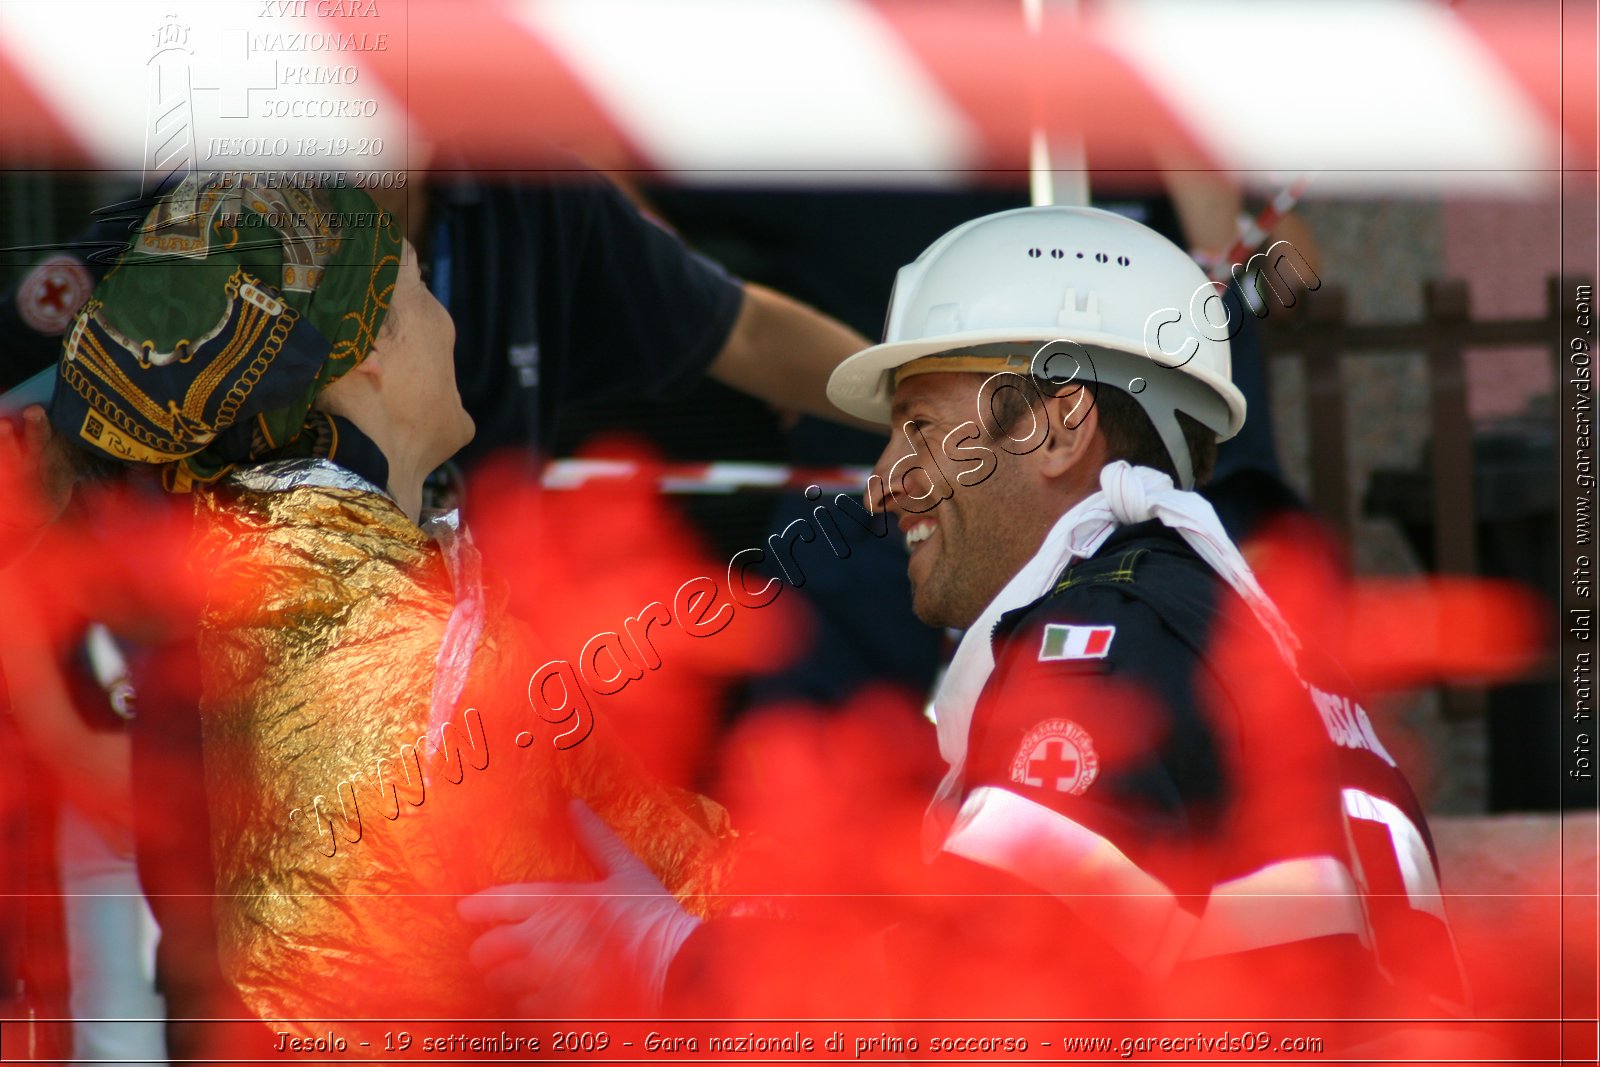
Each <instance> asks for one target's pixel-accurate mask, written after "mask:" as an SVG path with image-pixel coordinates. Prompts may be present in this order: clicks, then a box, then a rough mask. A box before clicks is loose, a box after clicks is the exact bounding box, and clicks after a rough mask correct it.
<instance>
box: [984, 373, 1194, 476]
mask: <svg viewBox="0 0 1600 1067" xmlns="http://www.w3.org/2000/svg"><path fill="white" fill-rule="evenodd" d="M1034 386H1035V388H1037V389H1038V390H1039V395H1041V396H1054V395H1056V390H1057V389H1058V388H1059V387H1058V386H1055V385H1052V384H1051V383H1049V382H1046V381H1040V380H1039V379H1037V378H1035V379H1034ZM1083 388H1085V389H1087V390H1088V391H1089V400H1088V402H1089V403H1092V404H1094V405H1095V406H1096V407H1098V408H1099V409H1100V433H1101V434H1102V435H1103V436H1104V437H1105V439H1106V453H1107V456H1106V459H1107V462H1111V461H1114V460H1119V459H1122V460H1127V461H1128V462H1129V463H1131V464H1133V465H1134V466H1136V467H1153V468H1155V469H1156V470H1158V471H1160V472H1162V473H1163V474H1165V475H1166V476H1167V477H1169V478H1171V479H1172V481H1173V483H1174V484H1176V483H1177V481H1178V471H1177V467H1176V466H1175V465H1174V464H1173V462H1172V457H1171V456H1170V455H1169V454H1168V453H1167V446H1166V445H1165V444H1164V443H1163V442H1162V440H1161V435H1160V434H1158V433H1156V427H1155V423H1153V422H1151V421H1150V416H1149V415H1148V414H1147V413H1146V412H1145V410H1144V408H1143V407H1142V406H1141V405H1140V404H1139V402H1138V401H1137V400H1135V399H1134V398H1133V397H1132V396H1130V395H1128V394H1127V393H1125V392H1123V391H1122V390H1121V389H1118V388H1117V387H1116V386H1114V385H1107V384H1106V383H1104V382H1088V383H1085V384H1084V386H1083ZM1062 395H1063V396H1064V395H1066V394H1065V393H1063V394H1062ZM1027 410H1028V401H1027V398H1026V397H1024V396H1023V395H1022V390H1020V389H1002V390H1000V391H999V392H998V393H996V394H995V408H994V414H995V421H996V422H997V423H998V424H999V428H1000V429H1001V430H1002V431H1004V430H1010V429H1011V427H1012V426H1013V425H1015V424H1016V422H1017V421H1018V420H1019V419H1021V418H1022V416H1023V415H1024V414H1025V413H1026V412H1027ZM1177 415H1178V426H1179V428H1180V429H1182V430H1183V440H1184V443H1185V444H1187V445H1188V446H1189V460H1190V463H1191V464H1192V465H1193V467H1194V484H1195V485H1196V486H1199V485H1202V484H1204V483H1205V482H1206V481H1208V480H1210V478H1211V471H1212V469H1213V468H1214V467H1215V466H1216V463H1217V435H1216V434H1215V433H1213V432H1212V431H1211V430H1208V429H1206V428H1205V427H1204V426H1202V425H1201V424H1200V423H1199V422H1197V421H1196V420H1195V419H1193V418H1190V417H1189V416H1188V415H1185V414H1184V413H1183V412H1181V411H1180V412H1178V413H1177Z"/></svg>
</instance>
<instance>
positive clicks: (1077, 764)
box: [829, 207, 1460, 1017]
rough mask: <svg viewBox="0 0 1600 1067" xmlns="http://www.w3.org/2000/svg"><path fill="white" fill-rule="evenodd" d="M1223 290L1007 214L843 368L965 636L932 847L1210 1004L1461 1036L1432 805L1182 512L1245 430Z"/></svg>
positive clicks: (941, 256)
mask: <svg viewBox="0 0 1600 1067" xmlns="http://www.w3.org/2000/svg"><path fill="white" fill-rule="evenodd" d="M1217 291H1218V290H1217V288H1216V287H1214V286H1212V285H1211V283H1209V282H1208V281H1207V280H1206V278H1205V276H1204V275H1203V274H1202V273H1201V271H1200V270H1199V268H1198V267H1196V266H1195V264H1194V263H1193V262H1192V260H1190V258H1189V257H1188V256H1187V255H1186V254H1185V253H1184V252H1183V251H1181V250H1180V249H1178V248H1177V247H1176V246H1174V245H1172V244H1171V243H1170V242H1168V241H1166V240H1165V239H1164V238H1162V237H1160V236H1159V235H1157V234H1156V233H1154V232H1153V231H1151V230H1149V229H1147V228H1145V227H1143V226H1141V225H1139V224H1138V223H1135V222H1132V221H1129V220H1127V219H1125V218H1122V217H1120V216H1116V215H1112V214H1109V213H1106V212H1101V211H1096V210H1093V209H1088V208H1066V207H1058V208H1025V209H1021V210H1017V211H1010V212H1003V213H1001V214H998V215H991V216H988V217H986V218H982V219H978V220H975V221H974V222H971V223H968V224H967V225H965V226H962V227H959V228H957V229H956V230H954V231H952V232H950V233H949V234H946V235H945V236H944V237H943V238H941V239H940V240H939V241H938V242H936V243H935V244H934V245H933V246H932V247H930V248H929V249H928V250H927V251H926V252H925V253H924V254H923V255H922V256H921V257H920V258H919V259H918V260H917V261H916V262H915V263H913V264H911V265H909V266H907V267H905V268H903V269H902V270H901V272H900V276H899V278H898V280H897V282H896V290H895V294H894V296H893V297H892V298H891V306H890V311H889V318H888V323H887V327H886V331H885V342H884V343H883V344H881V345H877V346H875V347H873V348H870V349H867V350H866V351H864V352H861V353H858V354H857V355H855V356H852V357H851V358H850V359H848V360H846V361H845V362H844V363H843V364H842V365H841V366H840V367H839V368H838V369H837V370H836V371H835V372H834V374H833V377H832V380H831V382H830V384H829V397H830V399H832V400H833V401H834V403H835V404H837V405H838V406H839V407H841V408H842V409H844V410H845V411H847V412H849V413H851V414H853V415H856V416H858V417H861V418H867V419H874V420H879V421H887V422H889V423H890V425H891V441H890V444H889V446H888V447H887V448H886V450H885V452H884V455H883V458H882V459H881V460H880V461H879V464H878V468H877V470H876V471H875V474H876V475H877V476H878V478H879V479H882V485H883V488H882V489H881V490H879V492H880V494H881V498H882V500H881V502H882V503H883V504H884V505H885V506H886V507H887V509H888V510H889V512H890V513H891V514H893V515H894V516H895V517H896V518H897V519H898V523H899V528H900V530H901V532H902V533H903V535H904V536H905V539H906V544H907V549H908V551H909V552H910V560H909V563H908V568H909V572H910V578H911V584H912V589H913V597H914V605H915V608H916V611H917V614H918V616H919V617H920V618H921V619H922V620H923V621H924V622H926V623H929V624H930V625H936V626H947V627H954V628H957V629H961V630H964V631H966V635H965V637H964V638H963V640H962V642H961V644H960V646H959V648H958V649H957V652H956V654H955V658H954V660H953V662H952V663H951V666H950V670H949V672H948V674H947V675H946V677H945V678H944V680H943V683H942V684H941V686H940V688H939V690H938V692H937V694H936V696H935V699H934V711H935V715H936V719H937V726H938V734H939V745H940V753H941V755H942V756H943V757H944V759H945V761H946V762H947V763H948V764H949V768H950V769H949V773H948V774H947V776H946V778H945V780H944V782H943V784H942V785H941V788H940V791H939V796H938V797H937V798H936V800H935V803H934V805H933V807H932V809H930V813H929V822H928V832H929V838H930V841H929V843H930V845H933V846H935V847H937V849H938V850H939V855H940V856H941V857H955V858H959V859H962V860H965V861H969V862H972V863H976V864H979V865H982V866H984V867H988V868H992V869H995V870H998V871H1002V872H1005V873H1007V874H1009V875H1013V876H1015V877H1017V878H1019V879H1021V880H1022V881H1023V882H1025V883H1028V884H1029V885H1031V886H1033V887H1034V888H1036V889H1041V890H1044V891H1046V892H1048V893H1051V894H1053V895H1055V896H1057V897H1060V898H1063V899H1065V900H1068V901H1069V907H1070V908H1071V909H1072V910H1073V911H1074V912H1075V913H1076V914H1077V917H1078V918H1080V919H1082V920H1083V921H1085V922H1086V923H1087V924H1089V925H1091V926H1098V927H1100V928H1102V929H1104V928H1115V929H1116V930H1117V935H1116V937H1115V939H1114V942H1113V943H1114V944H1115V945H1116V947H1117V948H1118V949H1119V951H1120V954H1121V955H1122V956H1123V957H1124V958H1125V960H1126V961H1127V962H1128V963H1129V964H1131V965H1132V966H1133V967H1135V968H1137V969H1139V970H1141V971H1142V972H1144V973H1145V974H1147V975H1150V976H1152V977H1156V978H1158V979H1159V978H1164V977H1165V976H1169V975H1171V976H1174V977H1175V981H1176V983H1177V985H1176V986H1173V987H1170V989H1169V992H1172V991H1173V990H1178V989H1181V993H1178V992H1172V995H1181V996H1182V997H1184V998H1185V1001H1184V1003H1185V1004H1186V1005H1188V1006H1191V1007H1194V1008H1196V1009H1199V1008H1204V1009H1205V1010H1207V1011H1220V1010H1229V1009H1231V1010H1234V1011H1238V1010H1239V1009H1240V1008H1241V1007H1246V1006H1251V1005H1254V1006H1256V1007H1271V1008H1277V1007H1282V1008H1285V1009H1293V1010H1296V1011H1298V1012H1300V1013H1302V1014H1307V1015H1310V1014H1318V1015H1334V1016H1339V1015H1344V1016H1346V1017H1348V1016H1349V1015H1350V1014H1351V1013H1352V1012H1356V1013H1358V1014H1362V1015H1378V1014H1383V1015H1390V1016H1391V1017H1392V1016H1396V1015H1400V1016H1403V1015H1406V1014H1411V1013H1413V1012H1417V1011H1420V1012H1423V1013H1425V1014H1427V1015H1430V1016H1432V1015H1437V1014H1438V1013H1439V1011H1440V1010H1442V1009H1443V1008H1445V1007H1446V1006H1449V1005H1451V1004H1455V1003H1458V1002H1459V999H1460V990H1459V988H1458V977H1457V975H1458V972H1457V968H1456V966H1455V958H1454V950H1453V948H1452V945H1451V939H1450V934H1449V929H1448V926H1447V924H1446V923H1445V921H1444V913H1443V908H1442V905H1441V902H1440V899H1439V886H1438V880H1437V863H1436V861H1435V860H1434V857H1433V855H1432V852H1431V847H1430V845H1429V844H1428V838H1427V831H1426V826H1425V821H1424V819H1423V816H1422V814H1421V811H1420V807H1419V805H1418V804H1417V802H1416V800H1415V797H1414V796H1413V795H1412V793H1411V791H1410V789H1409V787H1408V786H1407V784H1406V782H1405V780H1404V778H1403V776H1402V775H1401V774H1400V772H1399V771H1398V769H1397V768H1396V767H1395V764H1394V761H1393V759H1392V758H1391V757H1390V755H1389V753H1388V752H1387V751H1386V750H1385V749H1384V747H1383V745H1382V743H1381V742H1380V741H1379V740H1378V738H1377V736H1376V734H1375V733H1374V731H1373V729H1372V726H1371V723H1370V720H1369V719H1368V718H1367V715H1366V713H1365V711H1364V710H1363V709H1361V707H1360V706H1359V705H1358V704H1356V703H1354V702H1353V701H1352V700H1350V699H1349V698H1348V697H1345V696H1343V695H1341V693H1343V692H1345V691H1347V690H1348V685H1347V684H1343V680H1342V675H1341V674H1340V673H1339V672H1338V670H1337V668H1336V667H1334V666H1333V665H1331V664H1329V663H1326V662H1323V657H1321V656H1319V655H1318V654H1317V653H1316V652H1315V650H1311V649H1304V648H1302V647H1301V645H1300V642H1299V641H1298V640H1297V638H1296V636H1295V634H1294V633H1293V632H1292V631H1291V630H1290V628H1289V626H1288V625H1287V624H1286V623H1285V621H1284V619H1283V618H1282V616H1281V615H1280V614H1279V612H1278V609H1277V608H1276V606H1275V605H1274V604H1273V603H1272V601H1271V600H1270V599H1268V597H1267V596H1266V595H1265V593H1264V592H1263V591H1262V589H1261V587H1260V586H1259V584H1258V583H1257V581H1256V579H1255V577H1254V575H1253V574H1252V573H1251V571H1250V569H1249V567H1248V566H1247V565H1246V563H1245V561H1244V560H1243V558H1242V557H1241V556H1240V554H1239V552H1238V550H1237V548H1235V546H1234V545H1233V544H1232V543H1231V541H1230V540H1229V538H1228V536H1227V535H1226V534H1225V533H1224V531H1223V529H1222V527H1221V524H1220V523H1219V522H1218V521H1217V518H1216V515H1215V513H1214V512H1213V510H1212V508H1211V506H1210V505H1209V504H1208V503H1206V502H1205V501H1204V500H1203V499H1202V498H1201V497H1200V496H1199V495H1198V494H1196V493H1194V492H1189V491H1185V490H1189V489H1192V488H1193V486H1194V485H1195V483H1196V481H1198V480H1203V479H1204V477H1205V476H1206V474H1207V473H1208V471H1209V469H1210V466H1211V463H1212V461H1213V459H1214V456H1215V445H1216V442H1217V441H1218V440H1221V439H1225V438H1227V437H1229V436H1231V435H1232V434H1234V433H1235V432H1237V431H1238V429H1239V428H1240V426H1241V425H1242V424H1243V421H1244V415H1245V404H1244V399H1243V397H1242V396H1241V395H1240V393H1239V391H1238V390H1237V389H1236V388H1235V387H1234V386H1233V384H1232V382H1231V381H1230V380H1229V352H1228V338H1229V336H1230V335H1231V334H1232V333H1233V332H1236V330H1237V328H1238V324H1237V323H1228V322H1227V321H1226V315H1227V311H1226V308H1225V305H1224V304H1223V302H1222V301H1221V299H1220V298H1217V297H1216V295H1215V294H1216V293H1217ZM1024 401H1026V405H1025V404H1024ZM990 446H993V447H990ZM908 451H909V452H910V453H911V454H910V455H907V454H906V453H908ZM874 481H875V484H876V483H877V479H875V480H874ZM1180 486H1181V488H1179V487H1180ZM1352 842H1353V843H1354V845H1353V847H1352ZM1388 874H1393V875H1394V878H1393V884H1389V881H1388V880H1387V879H1386V875H1388ZM1075 894H1087V895H1083V896H1075ZM1097 894H1106V895H1097ZM1388 894H1394V895H1388ZM1396 896H1398V899H1399V900H1400V901H1401V902H1402V903H1401V904H1398V905H1397V904H1396V902H1395V901H1396ZM1133 900H1137V901H1138V902H1139V905H1140V906H1139V907H1138V908H1137V909H1133V910H1130V907H1129V902H1130V901H1133ZM1241 972H1244V973H1248V974H1251V975H1252V976H1254V977H1255V978H1257V979H1258V981H1257V982H1256V983H1254V988H1253V989H1250V990H1249V991H1248V992H1246V991H1245V990H1241V988H1240V987H1239V985H1238V984H1236V981H1233V980H1236V979H1237V978H1238V976H1239V974H1240V973H1241ZM1269 975H1270V977H1267V976H1269ZM1218 978H1221V979H1223V980H1224V981H1223V982H1222V983H1220V984H1219V983H1218V982H1216V981H1215V979H1218ZM1259 979H1265V980H1264V981H1261V980H1259ZM1391 983H1392V986H1391ZM1364 986H1366V987H1369V988H1370V989H1373V990H1376V989H1385V990H1388V989H1391V988H1393V989H1394V990H1395V992H1394V993H1393V994H1390V993H1385V994H1382V995H1379V996H1377V997H1376V998H1375V999H1364V1000H1363V1001H1362V1002H1361V1003H1359V1004H1357V1003H1355V1002H1354V1001H1353V1000H1352V997H1351V994H1352V992H1353V991H1357V990H1361V989H1362V988H1363V987H1364ZM1222 990H1225V992H1222ZM1401 990H1403V993H1402V992H1400V991H1401ZM1241 994H1243V995H1244V999H1243V1001H1242V1002H1241V999H1240V998H1241ZM1212 998H1215V999H1212Z"/></svg>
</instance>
